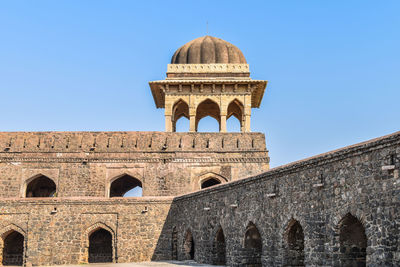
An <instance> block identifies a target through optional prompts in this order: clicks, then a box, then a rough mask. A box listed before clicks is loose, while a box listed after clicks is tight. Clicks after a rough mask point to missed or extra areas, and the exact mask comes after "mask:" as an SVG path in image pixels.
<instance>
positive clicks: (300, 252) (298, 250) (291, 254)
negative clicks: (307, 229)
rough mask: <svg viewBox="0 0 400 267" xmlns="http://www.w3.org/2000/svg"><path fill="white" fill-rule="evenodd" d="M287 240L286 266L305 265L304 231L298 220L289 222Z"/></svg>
mask: <svg viewBox="0 0 400 267" xmlns="http://www.w3.org/2000/svg"><path fill="white" fill-rule="evenodd" d="M286 242H287V244H286V251H285V257H284V260H285V261H286V264H285V266H304V233H303V228H302V227H301V225H300V223H299V222H298V221H296V220H291V221H290V222H289V225H288V228H287V230H286Z"/></svg>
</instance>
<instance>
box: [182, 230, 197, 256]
mask: <svg viewBox="0 0 400 267" xmlns="http://www.w3.org/2000/svg"><path fill="white" fill-rule="evenodd" d="M183 253H184V259H185V260H194V256H195V242H194V238H193V234H192V232H191V231H190V229H188V230H187V231H186V234H185V239H184V240H183Z"/></svg>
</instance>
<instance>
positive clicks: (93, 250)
mask: <svg viewBox="0 0 400 267" xmlns="http://www.w3.org/2000/svg"><path fill="white" fill-rule="evenodd" d="M112 250H113V249H112V234H111V233H110V232H109V231H107V230H105V229H103V228H100V229H98V230H96V231H94V232H93V233H92V234H90V236H89V263H96V262H112V261H113V252H112Z"/></svg>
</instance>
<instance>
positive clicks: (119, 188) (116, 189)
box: [108, 173, 143, 197]
mask: <svg viewBox="0 0 400 267" xmlns="http://www.w3.org/2000/svg"><path fill="white" fill-rule="evenodd" d="M134 189H137V191H138V192H137V193H138V196H142V190H143V187H142V182H141V181H140V180H139V179H137V178H135V177H133V176H132V175H129V174H127V173H124V174H121V175H118V176H116V177H114V178H113V179H111V180H110V185H109V190H108V197H124V196H125V194H126V193H128V192H130V191H131V190H134Z"/></svg>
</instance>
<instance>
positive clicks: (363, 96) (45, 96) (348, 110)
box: [0, 0, 400, 166]
mask: <svg viewBox="0 0 400 267" xmlns="http://www.w3.org/2000/svg"><path fill="white" fill-rule="evenodd" d="M399 14H400V1H320V0H318V1H317V0H316V1H232V0H231V1H122V0H119V1H99V0H96V1H94V0H93V1H88V0H86V1H81V0H79V1H77V0H76V1H73V0H69V1H39V0H38V1H18V0H16V1H14V0H12V1H11V0H9V1H1V2H0V99H1V104H0V114H1V115H0V130H1V131H49V130H51V131H52V130H56V131H78V130H84V131H87V130H90V131H92V130H96V131H97V130H99V131H100V130H101V131H120V130H121V131H163V130H164V117H163V111H164V110H162V109H156V108H155V105H154V102H153V98H152V96H151V93H150V89H149V86H148V82H149V81H151V80H158V79H164V78H165V72H166V67H167V64H168V63H169V61H170V58H171V56H172V54H173V53H174V51H175V50H176V49H177V48H178V47H180V46H181V45H183V44H185V43H186V42H188V41H190V40H192V39H194V38H197V37H200V36H203V35H205V34H206V21H208V24H209V35H212V36H216V37H220V38H222V39H225V40H227V41H229V42H231V43H233V44H235V45H236V46H238V47H239V48H240V49H241V50H242V51H243V53H244V55H245V57H246V59H247V61H248V63H249V64H250V69H251V72H252V77H253V78H255V79H265V80H268V81H269V84H268V87H267V91H266V94H265V95H264V100H263V103H262V105H261V108H260V109H253V116H252V130H253V131H258V132H264V133H265V134H266V139H267V146H268V149H269V150H270V156H271V165H272V166H278V165H281V164H284V163H288V162H291V161H294V160H298V159H302V158H305V157H308V156H312V155H315V154H318V153H322V152H326V151H329V150H332V149H335V148H339V147H342V146H346V145H350V144H353V143H356V142H360V141H363V140H367V139H370V138H374V137H378V136H381V135H385V134H389V133H392V132H395V131H398V130H400V108H399V103H400V79H399V78H400V16H399Z"/></svg>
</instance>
